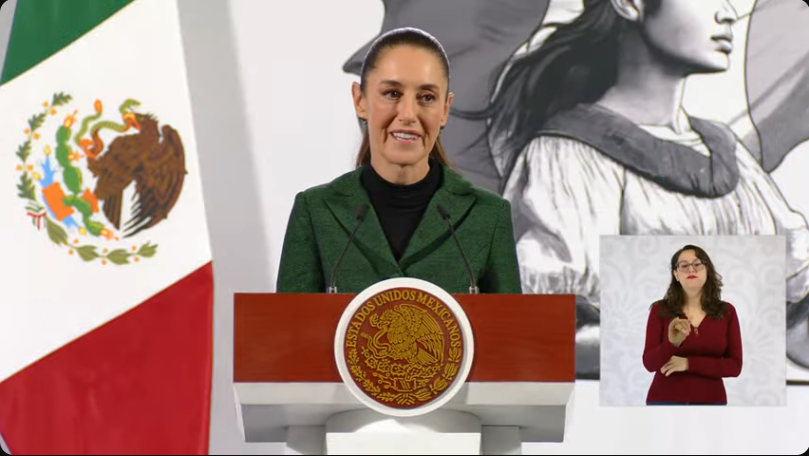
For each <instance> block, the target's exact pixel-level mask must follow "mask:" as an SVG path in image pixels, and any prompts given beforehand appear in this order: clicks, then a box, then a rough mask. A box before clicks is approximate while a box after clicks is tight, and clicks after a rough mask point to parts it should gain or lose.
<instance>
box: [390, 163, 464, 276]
mask: <svg viewBox="0 0 809 456" xmlns="http://www.w3.org/2000/svg"><path fill="white" fill-rule="evenodd" d="M474 202H475V196H474V194H473V192H472V187H471V186H470V185H469V183H468V182H467V181H465V180H463V178H462V177H461V176H460V175H459V174H458V173H456V172H455V171H452V170H451V169H448V168H444V182H443V184H442V185H441V187H440V188H439V189H438V191H436V192H435V195H434V196H433V198H432V200H430V204H429V205H428V206H427V210H426V211H425V212H424V216H423V217H422V220H421V223H419V225H418V227H417V228H416V231H415V232H414V233H413V237H411V238H410V242H409V243H408V245H407V248H406V249H405V251H404V254H403V255H402V258H401V260H399V264H401V265H402V267H403V268H406V267H407V266H408V265H409V264H410V263H414V262H416V261H418V259H419V258H422V257H423V256H425V255H427V254H429V253H430V252H432V251H433V250H435V248H436V247H438V245H439V244H440V243H441V242H443V241H445V240H446V236H449V235H450V234H449V227H448V226H447V222H446V221H444V219H442V218H441V215H440V214H439V213H438V209H437V207H438V205H439V204H440V205H442V206H444V207H445V208H446V209H447V212H449V214H450V220H451V221H452V225H453V228H457V227H458V224H459V222H460V221H461V220H462V219H463V218H464V216H466V214H467V213H468V212H469V210H470V209H471V208H472V204H473V203H474Z"/></svg>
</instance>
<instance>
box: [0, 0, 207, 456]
mask: <svg viewBox="0 0 809 456" xmlns="http://www.w3.org/2000/svg"><path fill="white" fill-rule="evenodd" d="M0 212H2V215H1V216H0V239H1V240H2V248H0V257H2V266H0V271H1V273H0V277H2V278H1V279H0V283H1V284H2V286H0V434H1V435H2V436H3V439H4V440H5V442H6V444H7V445H8V447H9V449H10V450H11V452H12V453H13V454H54V453H58V454H207V452H208V433H209V418H210V397H211V381H212V361H213V360H212V357H213V347H212V339H213V322H212V320H213V273H212V267H211V251H210V244H209V238H208V229H207V226H206V218H205V208H204V204H203V196H202V186H201V179H200V168H199V164H198V155H197V146H196V142H195V137H194V125H193V122H192V116H191V103H190V96H189V90H188V85H187V83H186V70H185V64H184V58H183V48H182V42H181V34H180V26H179V16H178V9H177V4H176V0H135V1H131V0H69V1H66V0H19V1H18V3H17V7H16V11H15V14H14V22H13V26H12V31H11V37H10V40H9V48H8V51H7V54H6V60H5V63H4V66H3V73H2V85H0Z"/></svg>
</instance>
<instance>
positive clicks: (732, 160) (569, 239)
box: [483, 0, 809, 377]
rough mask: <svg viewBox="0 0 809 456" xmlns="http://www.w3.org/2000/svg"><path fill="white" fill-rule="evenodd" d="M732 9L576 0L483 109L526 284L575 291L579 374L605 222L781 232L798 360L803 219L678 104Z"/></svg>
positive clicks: (591, 323)
mask: <svg viewBox="0 0 809 456" xmlns="http://www.w3.org/2000/svg"><path fill="white" fill-rule="evenodd" d="M737 19H738V16H737V13H736V11H735V9H734V8H733V7H732V5H731V3H730V2H729V1H728V0H677V1H672V0H609V1H606V0H584V1H583V10H582V13H581V14H580V15H579V16H578V17H576V18H575V19H574V20H572V21H571V22H567V23H563V24H554V26H555V30H554V31H553V32H552V33H551V34H550V35H549V36H548V37H547V38H546V39H545V40H544V42H543V43H542V45H541V46H539V47H538V48H537V49H535V50H533V51H530V52H527V53H524V54H522V55H520V56H518V57H515V58H514V59H513V61H512V62H510V64H509V66H508V67H507V69H506V70H505V72H504V75H503V76H502V78H501V80H500V84H499V87H498V90H497V92H496V94H495V96H494V97H493V99H492V102H491V105H490V106H489V108H488V109H487V110H486V111H485V112H484V113H483V115H485V116H486V117H487V118H488V119H489V120H490V123H489V132H488V134H489V138H490V143H491V146H492V151H493V156H494V158H495V161H496V163H497V166H498V169H499V170H500V172H501V173H502V175H503V177H504V179H503V184H502V192H503V195H504V196H505V197H506V198H507V199H509V200H510V201H511V203H512V208H513V216H514V225H515V235H516V237H517V241H518V252H519V257H520V264H521V274H522V278H523V288H524V291H525V292H529V293H541V294H576V295H577V296H579V297H580V313H579V315H580V321H579V334H580V337H579V348H578V349H579V351H580V354H579V355H577V356H578V359H577V370H578V372H579V376H580V377H587V376H589V374H594V375H596V374H597V372H598V332H597V324H598V316H597V315H598V312H597V309H598V301H599V298H598V297H599V290H600V284H599V265H598V257H599V236H600V235H614V234H628V235H644V234H656V235H661V234H683V235H686V234H687V235H714V234H716V235H719V234H722V235H735V234H738V235H745V234H751V235H752V234H761V235H765V234H783V235H786V238H787V246H788V253H787V256H788V259H789V260H788V265H787V268H788V273H789V279H788V281H787V299H788V301H789V302H788V303H787V306H788V310H787V313H788V331H789V333H788V334H789V335H788V348H787V352H788V353H787V355H788V358H789V359H790V360H791V362H792V363H794V364H795V365H797V366H799V367H801V368H805V369H809V331H808V330H807V321H808V319H809V299H807V294H809V229H808V228H807V223H806V220H805V219H804V217H803V216H802V215H801V214H799V213H797V212H796V211H794V210H793V209H792V208H791V207H790V206H789V205H788V204H787V202H786V201H785V200H784V198H783V196H782V194H781V192H780V191H779V189H778V187H777V185H776V183H775V182H774V181H773V179H772V178H771V177H770V176H769V174H767V172H765V171H764V169H763V168H762V166H761V164H760V162H759V161H758V160H757V159H756V158H755V157H754V156H753V155H752V154H751V153H750V151H749V150H748V149H747V148H746V147H745V146H744V145H743V144H742V143H741V142H740V141H739V139H738V138H737V137H736V135H735V134H734V133H733V132H732V131H731V130H730V129H729V128H728V127H727V126H726V125H723V124H721V123H717V122H714V121H709V120H706V119H702V118H699V117H696V116H693V115H690V114H689V113H688V112H686V110H685V109H684V107H683V105H682V98H683V92H684V86H685V82H686V80H687V79H688V77H689V76H691V75H696V74H708V73H717V72H724V71H726V70H727V69H728V67H729V63H730V58H729V56H730V54H731V53H732V52H734V36H733V28H732V26H733V24H734V23H735V22H736V21H737ZM627 267H632V265H627ZM751 267H754V265H751ZM587 348H590V350H587Z"/></svg>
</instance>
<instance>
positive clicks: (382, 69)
mask: <svg viewBox="0 0 809 456" xmlns="http://www.w3.org/2000/svg"><path fill="white" fill-rule="evenodd" d="M366 83H367V87H366V89H365V93H362V91H361V90H360V87H359V85H358V84H356V83H355V84H354V87H353V94H354V102H355V107H356V111H357V115H358V116H360V117H362V118H364V119H366V120H367V125H368V136H369V139H370V143H371V160H372V162H373V163H374V166H376V164H377V163H379V164H381V165H382V166H386V165H398V166H414V165H418V164H420V163H425V164H426V162H427V159H428V157H429V155H430V151H432V150H433V146H434V145H435V141H436V139H437V138H438V134H439V133H440V132H441V127H442V126H443V125H446V123H447V119H448V116H449V109H450V105H451V103H452V94H449V97H448V96H447V85H448V84H449V81H448V80H447V75H446V73H445V72H444V68H443V66H442V64H441V61H440V60H439V58H438V57H437V56H435V55H434V54H433V53H432V52H430V51H428V50H425V49H422V48H419V47H414V46H407V45H402V46H397V47H394V48H391V49H387V50H385V51H383V52H382V53H381V55H380V56H379V59H378V60H377V62H376V67H375V68H374V69H373V70H372V71H370V72H369V74H368V76H367V82H366Z"/></svg>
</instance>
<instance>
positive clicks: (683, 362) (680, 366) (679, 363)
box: [660, 356, 688, 377]
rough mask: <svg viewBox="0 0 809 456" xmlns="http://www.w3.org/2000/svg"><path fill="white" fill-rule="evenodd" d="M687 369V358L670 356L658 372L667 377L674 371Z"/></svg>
mask: <svg viewBox="0 0 809 456" xmlns="http://www.w3.org/2000/svg"><path fill="white" fill-rule="evenodd" d="M687 370H688V358H682V357H680V356H672V357H671V359H670V360H669V362H667V363H666V364H664V365H663V367H662V368H660V373H661V374H663V375H665V376H666V377H668V376H669V375H671V374H673V373H675V372H685V371H687Z"/></svg>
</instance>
